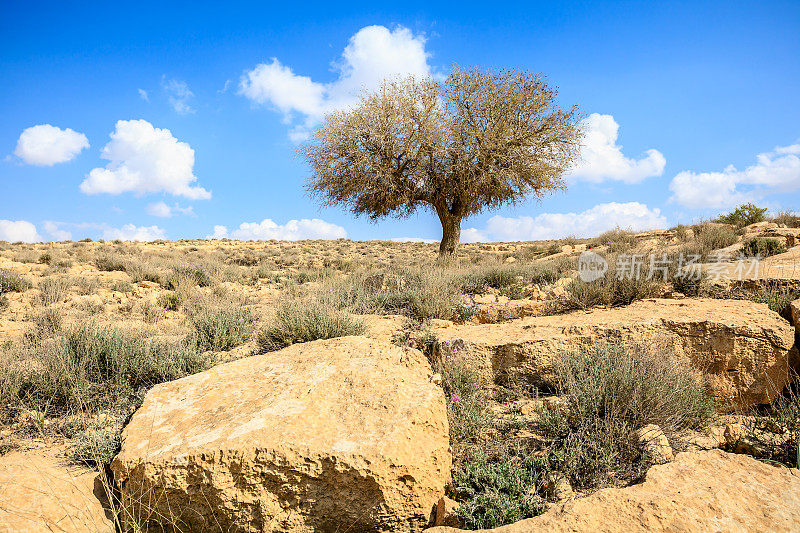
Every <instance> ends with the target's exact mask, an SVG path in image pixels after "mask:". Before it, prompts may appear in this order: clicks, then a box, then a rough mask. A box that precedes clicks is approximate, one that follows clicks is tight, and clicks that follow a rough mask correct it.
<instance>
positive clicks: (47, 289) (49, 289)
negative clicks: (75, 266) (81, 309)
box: [39, 278, 69, 306]
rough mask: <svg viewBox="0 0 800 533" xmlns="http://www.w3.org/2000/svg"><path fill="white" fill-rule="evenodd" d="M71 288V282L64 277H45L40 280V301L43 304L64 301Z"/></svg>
mask: <svg viewBox="0 0 800 533" xmlns="http://www.w3.org/2000/svg"><path fill="white" fill-rule="evenodd" d="M68 289H69V283H67V281H66V280H65V279H63V278H44V279H43V280H41V281H40V282H39V291H40V292H39V301H40V302H41V303H42V305H45V306H47V305H51V304H54V303H58V302H60V301H62V300H63V299H64V298H65V297H66V295H67V290H68Z"/></svg>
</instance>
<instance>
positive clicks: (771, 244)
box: [742, 237, 786, 257]
mask: <svg viewBox="0 0 800 533" xmlns="http://www.w3.org/2000/svg"><path fill="white" fill-rule="evenodd" d="M784 252H786V247H785V246H784V245H783V243H782V242H781V241H779V240H778V239H764V238H758V237H757V238H753V239H750V240H749V241H747V242H745V243H744V245H743V246H742V253H743V254H744V256H745V257H769V256H771V255H778V254H782V253H784Z"/></svg>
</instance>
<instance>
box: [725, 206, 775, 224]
mask: <svg viewBox="0 0 800 533" xmlns="http://www.w3.org/2000/svg"><path fill="white" fill-rule="evenodd" d="M766 212H767V208H766V207H764V208H760V207H758V206H757V205H754V204H742V205H740V206H739V207H737V208H736V209H734V210H733V211H731V212H730V213H728V214H726V215H720V216H719V217H718V218H717V220H716V222H720V223H722V224H731V225H734V226H736V227H739V228H743V227H744V226H749V225H750V224H755V223H756V222H763V221H764V213H766Z"/></svg>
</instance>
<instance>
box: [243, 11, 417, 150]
mask: <svg viewBox="0 0 800 533" xmlns="http://www.w3.org/2000/svg"><path fill="white" fill-rule="evenodd" d="M333 69H334V71H335V72H337V74H338V77H337V79H336V80H335V81H333V82H330V83H320V82H316V81H314V80H312V79H311V78H309V77H307V76H301V75H298V74H295V73H294V71H293V70H292V69H291V68H290V67H287V66H285V65H283V64H282V63H281V62H280V61H278V59H276V58H273V59H272V61H271V62H269V63H261V64H259V65H257V66H256V67H255V68H253V69H252V70H250V71H247V72H245V74H244V75H243V76H242V78H241V81H240V84H239V94H242V95H244V96H245V97H247V98H248V99H250V100H251V101H252V102H254V103H256V104H260V105H267V106H271V107H273V108H274V109H276V110H277V111H279V112H281V113H282V114H283V115H284V121H285V122H286V123H287V124H293V126H294V127H293V128H292V130H291V131H290V134H289V135H290V137H291V138H292V139H293V140H295V141H298V140H302V139H303V138H305V137H306V136H307V135H308V131H309V129H311V128H313V127H314V126H315V125H317V124H319V123H320V121H321V120H322V118H323V116H324V115H325V113H327V112H330V111H333V110H335V109H340V108H343V107H347V106H349V105H352V104H353V103H355V102H356V101H357V99H358V96H359V94H360V92H361V91H362V90H363V89H367V90H372V89H376V88H377V87H379V86H380V84H381V82H382V81H383V80H384V79H385V78H390V77H394V76H406V75H409V74H413V75H415V76H427V75H429V74H430V72H431V70H430V66H429V65H428V53H427V52H426V51H425V38H424V36H422V35H414V34H413V33H412V32H411V30H409V29H408V28H404V27H402V26H398V27H397V28H395V29H394V30H389V29H388V28H386V27H385V26H366V27H364V28H361V29H360V30H359V31H358V32H357V33H356V34H355V35H353V36H352V37H351V38H350V41H349V42H348V44H347V46H346V47H345V49H344V51H343V52H342V57H341V59H340V60H339V61H337V62H336V63H334V64H333ZM295 115H300V116H302V117H303V118H302V120H300V121H296V120H295Z"/></svg>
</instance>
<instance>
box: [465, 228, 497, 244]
mask: <svg viewBox="0 0 800 533" xmlns="http://www.w3.org/2000/svg"><path fill="white" fill-rule="evenodd" d="M491 240H492V239H490V238H489V235H488V234H487V233H486V231H481V230H479V229H475V228H462V229H461V242H489V241H491Z"/></svg>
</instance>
